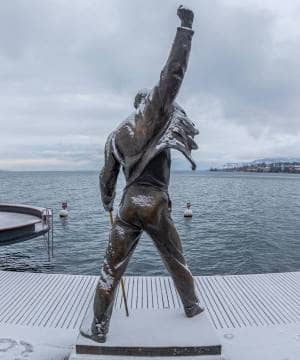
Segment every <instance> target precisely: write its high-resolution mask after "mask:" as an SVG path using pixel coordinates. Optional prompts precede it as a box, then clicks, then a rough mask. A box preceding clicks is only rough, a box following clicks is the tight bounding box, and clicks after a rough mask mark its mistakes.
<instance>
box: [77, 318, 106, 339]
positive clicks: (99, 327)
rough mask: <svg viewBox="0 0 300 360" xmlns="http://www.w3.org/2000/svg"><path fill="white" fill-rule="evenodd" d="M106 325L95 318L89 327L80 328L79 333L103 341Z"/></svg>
mask: <svg viewBox="0 0 300 360" xmlns="http://www.w3.org/2000/svg"><path fill="white" fill-rule="evenodd" d="M107 332H108V326H107V324H106V323H104V322H98V321H97V319H96V318H94V319H93V322H92V325H91V327H89V328H86V329H84V328H81V329H80V334H81V335H82V336H84V337H86V338H88V339H91V340H94V341H97V342H99V343H105V341H106V334H107Z"/></svg>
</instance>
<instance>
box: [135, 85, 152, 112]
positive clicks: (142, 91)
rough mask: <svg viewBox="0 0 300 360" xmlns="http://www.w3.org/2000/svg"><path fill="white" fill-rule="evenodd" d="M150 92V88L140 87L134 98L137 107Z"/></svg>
mask: <svg viewBox="0 0 300 360" xmlns="http://www.w3.org/2000/svg"><path fill="white" fill-rule="evenodd" d="M149 94H150V90H149V89H140V90H139V91H138V92H137V94H136V95H135V98H134V107H135V108H136V109H137V108H138V107H139V105H140V103H141V101H142V100H143V99H145V97H146V96H148V95H149Z"/></svg>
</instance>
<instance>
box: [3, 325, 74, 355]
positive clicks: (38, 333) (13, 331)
mask: <svg viewBox="0 0 300 360" xmlns="http://www.w3.org/2000/svg"><path fill="white" fill-rule="evenodd" d="M77 335H78V330H65V329H64V330H61V329H49V328H40V327H36V328H33V327H26V326H16V325H4V324H1V326H0V359H1V360H67V359H68V358H69V355H70V353H71V351H72V347H73V345H74V344H75V342H76V338H77Z"/></svg>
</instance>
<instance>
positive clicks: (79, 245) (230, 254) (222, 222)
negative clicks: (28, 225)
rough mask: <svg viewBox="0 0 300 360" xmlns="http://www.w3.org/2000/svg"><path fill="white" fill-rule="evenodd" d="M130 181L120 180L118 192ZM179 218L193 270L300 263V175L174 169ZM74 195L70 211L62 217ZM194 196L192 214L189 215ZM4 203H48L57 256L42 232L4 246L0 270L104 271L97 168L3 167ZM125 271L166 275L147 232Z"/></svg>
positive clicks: (249, 269) (260, 269)
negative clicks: (40, 235)
mask: <svg viewBox="0 0 300 360" xmlns="http://www.w3.org/2000/svg"><path fill="white" fill-rule="evenodd" d="M123 185H124V183H123V182H122V181H120V183H119V184H118V198H117V202H118V200H119V199H120V195H121V189H122V187H123ZM170 195H171V198H172V201H173V212H172V214H173V219H174V222H175V223H176V226H177V229H178V232H179V234H180V236H181V239H182V243H183V247H184V252H185V255H186V259H187V262H188V264H189V267H190V269H191V270H192V272H193V273H194V274H195V275H212V274H244V273H264V272H283V271H297V270H300V176H299V175H294V174H247V173H222V172H174V173H172V177H171V186H170ZM64 200H66V201H68V210H69V218H68V219H67V220H61V219H60V218H59V216H58V212H59V209H60V203H61V201H64ZM187 201H191V203H192V205H193V207H192V209H193V214H194V216H193V218H192V219H187V218H184V217H183V211H184V207H185V203H186V202H187ZM0 202H13V203H22V204H30V205H34V206H42V207H50V208H52V209H53V212H54V243H55V249H54V258H53V259H52V260H51V261H49V260H48V256H47V252H46V248H45V244H44V240H43V238H38V239H33V240H30V241H27V242H24V243H20V244H16V245H10V246H6V247H0V269H13V270H21V271H22V270H30V271H42V272H56V273H57V272H58V273H73V274H98V273H99V269H100V265H101V263H102V260H103V256H104V251H105V248H106V243H107V239H108V232H109V229H110V225H109V218H108V215H107V213H105V212H104V210H103V209H102V206H101V203H100V195H99V188H98V173H97V172H9V173H0ZM127 274H143V275H160V274H166V272H165V270H164V267H163V265H162V262H161V259H160V257H159V255H158V253H157V251H156V249H155V247H154V245H153V243H152V241H151V239H150V238H148V237H147V236H146V235H143V237H142V238H141V240H140V242H139V245H138V247H137V249H136V252H135V253H134V256H133V258H132V259H131V262H130V265H129V267H128V270H127Z"/></svg>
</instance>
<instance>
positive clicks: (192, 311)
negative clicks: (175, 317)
mask: <svg viewBox="0 0 300 360" xmlns="http://www.w3.org/2000/svg"><path fill="white" fill-rule="evenodd" d="M184 311H185V314H186V316H187V317H188V318H191V317H194V316H196V315H198V314H201V313H202V312H203V311H204V309H203V308H202V307H200V306H199V305H198V304H194V305H192V306H188V307H185V308H184Z"/></svg>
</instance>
